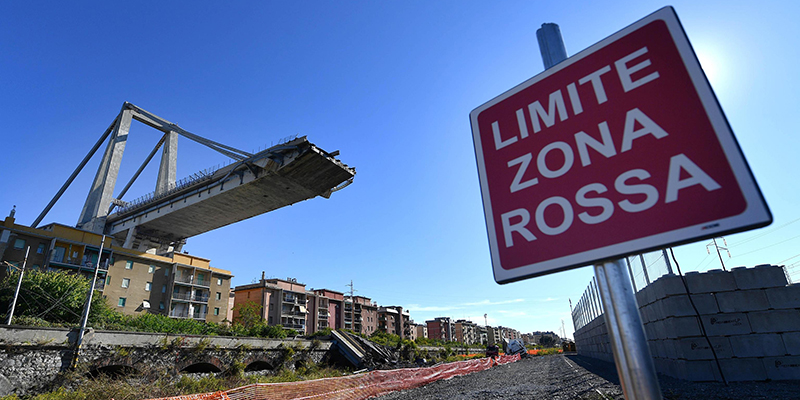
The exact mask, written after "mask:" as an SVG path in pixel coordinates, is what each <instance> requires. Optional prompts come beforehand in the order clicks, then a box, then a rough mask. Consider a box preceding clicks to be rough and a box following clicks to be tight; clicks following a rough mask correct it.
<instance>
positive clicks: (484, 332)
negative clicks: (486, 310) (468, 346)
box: [478, 325, 489, 345]
mask: <svg viewBox="0 0 800 400" xmlns="http://www.w3.org/2000/svg"><path fill="white" fill-rule="evenodd" d="M488 328H489V327H488V326H483V325H478V343H480V344H483V345H486V344H489V334H488V331H489V329H488Z"/></svg>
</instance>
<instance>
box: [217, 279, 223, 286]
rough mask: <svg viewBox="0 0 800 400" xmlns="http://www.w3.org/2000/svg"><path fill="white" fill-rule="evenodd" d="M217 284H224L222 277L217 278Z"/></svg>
mask: <svg viewBox="0 0 800 400" xmlns="http://www.w3.org/2000/svg"><path fill="white" fill-rule="evenodd" d="M217 286H222V278H217Z"/></svg>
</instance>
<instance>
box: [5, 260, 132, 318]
mask: <svg viewBox="0 0 800 400" xmlns="http://www.w3.org/2000/svg"><path fill="white" fill-rule="evenodd" d="M18 279H19V272H12V273H10V274H8V275H7V276H6V279H4V280H3V281H2V282H0V310H8V309H9V308H8V306H9V305H10V303H11V301H12V300H13V298H14V290H15V289H16V285H17V280H18ZM90 284H91V281H89V280H88V279H86V277H84V276H82V275H79V274H76V273H72V272H67V271H58V272H42V271H26V272H25V275H24V276H23V278H22V286H21V287H20V293H19V298H18V299H17V306H16V309H15V311H14V316H15V318H17V317H28V318H35V319H41V320H44V321H47V322H49V323H54V324H66V325H77V324H79V323H80V319H81V316H82V315H83V307H84V305H85V304H86V297H87V295H88V294H89V286H90ZM115 314H118V313H117V312H116V311H115V310H113V309H112V308H111V307H109V306H108V304H107V303H106V301H105V299H103V296H100V295H99V294H97V293H95V296H93V298H92V307H91V311H90V313H89V323H101V322H102V321H105V320H107V319H114V318H116V317H117V315H115Z"/></svg>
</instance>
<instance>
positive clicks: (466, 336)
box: [455, 319, 479, 344]
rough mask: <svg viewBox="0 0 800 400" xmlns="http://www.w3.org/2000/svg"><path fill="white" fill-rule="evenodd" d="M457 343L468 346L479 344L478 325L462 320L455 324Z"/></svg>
mask: <svg viewBox="0 0 800 400" xmlns="http://www.w3.org/2000/svg"><path fill="white" fill-rule="evenodd" d="M455 336H456V341H458V342H461V343H466V344H474V343H478V340H479V339H478V338H479V336H478V325H476V324H474V323H473V322H472V321H467V320H463V319H460V320H458V321H456V322H455Z"/></svg>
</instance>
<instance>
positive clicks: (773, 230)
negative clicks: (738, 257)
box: [731, 218, 800, 246]
mask: <svg viewBox="0 0 800 400" xmlns="http://www.w3.org/2000/svg"><path fill="white" fill-rule="evenodd" d="M798 221H800V218H797V219H795V220H792V221H789V222H787V223H785V224H783V225H781V226H776V227H774V228H772V229H770V230H768V231H766V232H761V233H759V234H756V235H754V236H751V237H749V238H747V239H743V240H742V241H739V242H736V243H732V244H731V246H738V245H740V244H744V243H747V242H750V241H753V240H756V239H759V238H761V237H763V236H765V235H769V234H770V233H773V232H775V231H777V230H778V229H781V228H785V227H787V226H789V225H791V224H793V223H795V222H798Z"/></svg>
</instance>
